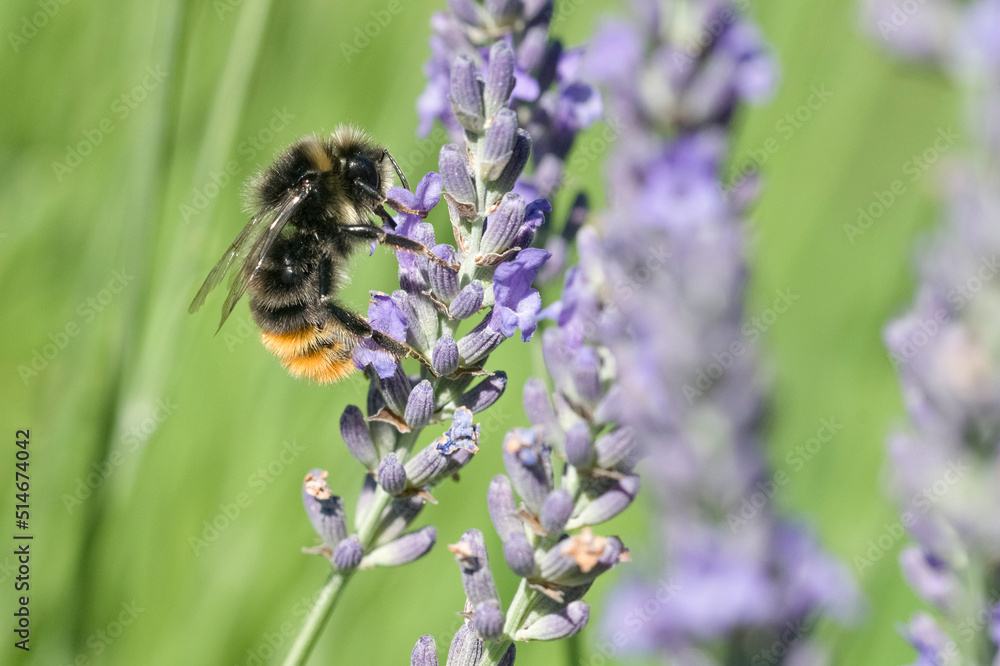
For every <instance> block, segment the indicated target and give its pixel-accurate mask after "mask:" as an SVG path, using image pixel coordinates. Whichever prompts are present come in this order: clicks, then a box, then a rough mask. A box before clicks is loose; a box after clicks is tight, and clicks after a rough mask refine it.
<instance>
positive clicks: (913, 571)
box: [899, 546, 961, 610]
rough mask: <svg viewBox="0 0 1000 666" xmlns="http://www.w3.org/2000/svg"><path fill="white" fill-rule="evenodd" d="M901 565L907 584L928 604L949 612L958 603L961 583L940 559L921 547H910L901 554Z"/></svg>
mask: <svg viewBox="0 0 1000 666" xmlns="http://www.w3.org/2000/svg"><path fill="white" fill-rule="evenodd" d="M899 564H900V568H901V569H902V570H903V576H904V577H905V578H906V582H908V583H909V584H910V587H912V588H913V589H914V590H916V591H917V592H918V593H919V594H920V596H921V597H923V598H924V599H926V600H927V601H928V602H930V603H932V604H934V605H935V606H937V607H938V608H940V609H942V610H948V609H949V608H950V607H951V606H952V605H953V603H954V602H955V601H956V598H957V596H958V595H957V592H958V590H959V589H960V586H961V583H960V582H959V580H958V577H957V576H956V575H955V572H954V571H953V570H952V568H951V567H949V566H948V565H947V563H945V562H944V561H943V560H941V559H940V558H937V557H935V556H934V555H932V554H931V553H928V552H925V551H924V550H923V549H921V548H919V547H914V546H908V547H906V548H904V549H903V551H902V552H901V553H900V554H899Z"/></svg>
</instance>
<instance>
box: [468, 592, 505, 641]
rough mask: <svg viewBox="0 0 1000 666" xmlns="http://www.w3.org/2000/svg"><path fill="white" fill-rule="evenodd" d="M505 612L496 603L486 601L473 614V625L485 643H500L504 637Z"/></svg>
mask: <svg viewBox="0 0 1000 666" xmlns="http://www.w3.org/2000/svg"><path fill="white" fill-rule="evenodd" d="M503 621H504V616H503V611H502V610H501V609H500V604H499V603H498V602H496V601H492V600H490V601H484V602H482V603H481V604H479V605H478V606H476V607H475V609H474V610H473V612H472V624H473V625H475V627H476V634H478V636H479V639H480V640H483V641H498V640H500V637H501V636H503Z"/></svg>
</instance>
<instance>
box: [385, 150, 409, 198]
mask: <svg viewBox="0 0 1000 666" xmlns="http://www.w3.org/2000/svg"><path fill="white" fill-rule="evenodd" d="M382 156H383V157H388V158H389V161H390V162H392V168H393V169H395V170H396V175H397V176H399V179H400V180H401V181H403V187H405V188H406V189H410V184H409V183H407V182H406V176H404V175H403V171H402V170H401V169H400V168H399V165H398V164H396V160H394V159H393V158H392V155H391V154H390V153H389V151H388V150H384V149H383V151H382Z"/></svg>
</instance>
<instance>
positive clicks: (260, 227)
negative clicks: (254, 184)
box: [188, 188, 309, 328]
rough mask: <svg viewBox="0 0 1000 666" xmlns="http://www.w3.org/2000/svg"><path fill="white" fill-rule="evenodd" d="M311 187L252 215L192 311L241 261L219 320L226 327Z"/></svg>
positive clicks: (197, 298) (206, 280) (200, 290)
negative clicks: (230, 315)
mask: <svg viewBox="0 0 1000 666" xmlns="http://www.w3.org/2000/svg"><path fill="white" fill-rule="evenodd" d="M308 191H309V190H308V188H302V189H300V190H297V191H296V192H295V193H294V194H291V195H289V196H288V198H287V199H286V200H285V202H284V203H283V204H282V205H281V206H280V207H277V208H269V209H268V210H264V211H261V212H259V213H257V214H256V215H254V216H253V217H252V218H250V221H249V222H248V223H247V226H245V227H244V228H243V231H241V232H240V235H239V236H237V237H236V240H234V241H233V242H232V244H231V245H230V246H229V248H228V249H227V250H226V251H225V253H223V255H222V258H221V259H219V263H217V264H216V265H215V267H214V268H213V269H212V271H211V272H210V273H209V274H208V277H207V278H205V283H204V284H202V285H201V289H199V290H198V293H197V294H196V295H195V297H194V300H192V301H191V306H190V307H189V308H188V312H195V311H197V310H198V308H200V307H201V306H202V305H203V304H204V303H205V298H206V297H207V296H208V294H209V292H210V291H212V290H213V289H215V288H216V287H217V286H219V283H220V282H222V278H223V277H225V275H226V273H228V272H229V269H230V268H232V267H233V265H235V264H237V263H238V264H239V268H238V269H237V270H236V272H235V273H233V274H232V276H231V277H230V278H229V295H228V296H227V297H226V302H225V303H224V304H223V305H222V319H221V320H220V321H219V328H222V325H223V324H224V323H226V319H228V318H229V314H230V313H231V312H232V311H233V308H235V307H236V303H237V302H239V300H240V298H242V296H243V294H245V293H246V290H247V287H248V286H249V285H250V280H252V279H253V278H254V276H255V275H257V271H259V270H260V267H261V265H262V264H263V263H264V257H266V256H267V252H268V250H270V249H271V246H272V245H273V244H274V241H275V240H276V239H277V238H278V236H280V235H281V231H282V230H283V229H284V228H285V225H286V224H287V223H288V220H289V218H291V216H292V214H293V213H294V212H295V209H296V208H297V207H298V205H299V203H300V202H301V201H302V199H303V198H304V197H305V196H306V194H308Z"/></svg>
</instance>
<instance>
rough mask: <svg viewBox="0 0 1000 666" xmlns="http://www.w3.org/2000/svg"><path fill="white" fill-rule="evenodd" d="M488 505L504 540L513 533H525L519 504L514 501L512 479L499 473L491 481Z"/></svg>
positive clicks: (497, 529) (487, 497) (492, 519)
mask: <svg viewBox="0 0 1000 666" xmlns="http://www.w3.org/2000/svg"><path fill="white" fill-rule="evenodd" d="M486 507H487V509H489V512H490V520H491V521H493V529H495V530H496V532H497V534H499V535H500V538H501V539H503V540H504V541H507V539H509V538H510V535H511V534H521V535H522V536H523V535H524V524H523V523H522V522H521V519H520V518H518V516H517V504H516V503H515V502H514V491H513V490H511V487H510V479H508V478H507V477H506V476H504V475H503V474H498V475H497V476H495V477H494V478H493V480H492V481H491V482H490V487H489V489H488V490H487V491H486Z"/></svg>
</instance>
